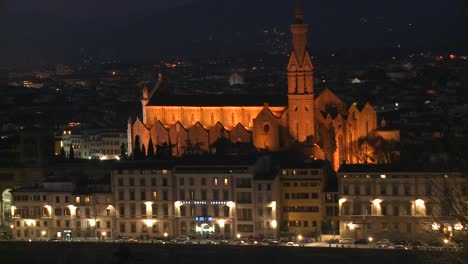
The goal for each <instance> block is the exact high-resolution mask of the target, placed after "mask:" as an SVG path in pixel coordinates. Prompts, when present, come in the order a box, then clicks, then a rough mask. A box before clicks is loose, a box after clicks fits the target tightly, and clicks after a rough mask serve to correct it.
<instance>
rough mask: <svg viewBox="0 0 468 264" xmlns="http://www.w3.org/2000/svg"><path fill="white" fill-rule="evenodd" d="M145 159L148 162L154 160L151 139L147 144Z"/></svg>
mask: <svg viewBox="0 0 468 264" xmlns="http://www.w3.org/2000/svg"><path fill="white" fill-rule="evenodd" d="M147 157H148V159H149V160H154V159H155V158H156V156H155V153H154V145H153V140H152V139H151V137H150V139H149V142H148V156H147Z"/></svg>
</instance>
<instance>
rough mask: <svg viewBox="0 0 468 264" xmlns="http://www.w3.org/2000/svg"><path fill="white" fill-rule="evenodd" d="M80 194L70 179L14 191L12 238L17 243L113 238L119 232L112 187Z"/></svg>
mask: <svg viewBox="0 0 468 264" xmlns="http://www.w3.org/2000/svg"><path fill="white" fill-rule="evenodd" d="M87 189H88V191H87V192H80V191H78V188H76V186H75V185H74V184H73V183H72V182H71V181H68V180H47V181H44V182H43V183H42V184H41V185H36V186H34V187H25V188H17V189H14V190H13V191H12V196H13V202H12V207H11V210H12V212H13V213H12V224H11V229H12V236H13V239H16V240H30V239H31V240H49V239H52V238H56V239H59V240H72V239H83V240H91V239H109V238H111V237H113V235H114V233H115V223H114V220H115V209H114V206H113V197H112V195H111V192H110V185H108V184H107V185H106V184H93V185H89V186H88V188H87Z"/></svg>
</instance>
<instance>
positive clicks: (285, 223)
mask: <svg viewBox="0 0 468 264" xmlns="http://www.w3.org/2000/svg"><path fill="white" fill-rule="evenodd" d="M327 165H328V166H327ZM331 178H333V170H332V168H331V166H329V163H328V162H325V161H323V160H313V161H312V160H311V161H310V162H304V163H302V162H294V163H289V164H288V163H287V164H283V165H282V166H281V169H280V171H279V181H280V185H281V187H280V195H281V202H280V203H281V206H280V208H281V231H282V233H284V234H285V235H289V236H292V235H294V236H298V235H301V236H303V237H314V238H317V237H318V236H319V235H320V234H322V233H323V232H325V233H328V230H323V228H322V226H323V225H324V224H325V223H324V222H325V221H326V210H325V209H326V207H325V205H326V199H325V198H326V197H325V195H324V194H325V190H326V188H327V186H328V185H329V183H330V179H331Z"/></svg>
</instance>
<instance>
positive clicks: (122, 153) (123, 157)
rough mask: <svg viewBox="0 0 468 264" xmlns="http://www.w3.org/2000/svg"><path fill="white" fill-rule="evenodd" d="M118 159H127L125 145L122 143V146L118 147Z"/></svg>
mask: <svg viewBox="0 0 468 264" xmlns="http://www.w3.org/2000/svg"><path fill="white" fill-rule="evenodd" d="M120 158H121V159H126V158H127V152H126V151H125V143H122V145H120Z"/></svg>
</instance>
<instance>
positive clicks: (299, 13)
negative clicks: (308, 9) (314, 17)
mask: <svg viewBox="0 0 468 264" xmlns="http://www.w3.org/2000/svg"><path fill="white" fill-rule="evenodd" d="M303 23H304V9H302V1H301V0H296V23H295V24H303Z"/></svg>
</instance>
